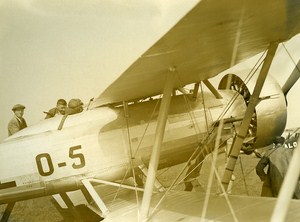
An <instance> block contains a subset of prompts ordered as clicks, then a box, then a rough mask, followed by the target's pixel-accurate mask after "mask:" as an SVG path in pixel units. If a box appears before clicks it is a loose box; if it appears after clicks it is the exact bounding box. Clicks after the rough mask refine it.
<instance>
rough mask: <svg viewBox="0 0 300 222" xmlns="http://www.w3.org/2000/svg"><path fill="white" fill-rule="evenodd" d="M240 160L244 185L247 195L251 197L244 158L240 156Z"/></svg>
mask: <svg viewBox="0 0 300 222" xmlns="http://www.w3.org/2000/svg"><path fill="white" fill-rule="evenodd" d="M239 160H240V166H241V171H242V175H243V180H244V185H245V189H246V193H247V195H248V196H249V190H248V185H247V182H246V178H245V174H244V167H243V163H242V157H241V156H239Z"/></svg>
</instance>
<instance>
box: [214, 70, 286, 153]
mask: <svg viewBox="0 0 300 222" xmlns="http://www.w3.org/2000/svg"><path fill="white" fill-rule="evenodd" d="M244 75H245V74H244ZM242 78H243V75H239V76H237V75H235V74H227V75H225V76H224V77H223V78H222V79H221V81H220V84H219V89H220V90H228V89H230V90H234V91H236V92H238V93H239V94H241V95H242V96H243V97H244V100H245V103H246V105H248V103H249V100H250V97H251V95H252V93H253V90H254V87H255V83H256V80H257V77H253V78H251V79H250V80H249V81H247V83H245V82H244V81H243V80H242ZM260 99H261V100H260V102H259V103H258V104H257V106H256V108H255V112H254V115H253V117H252V119H251V123H250V126H249V130H248V135H247V137H248V140H249V141H246V142H244V147H243V149H244V150H248V151H251V150H254V149H256V148H261V147H265V146H268V145H270V144H272V143H273V141H274V138H275V137H276V136H280V135H281V134H282V133H283V131H284V129H285V126H286V121H287V108H286V102H285V97H284V95H283V92H282V89H281V87H280V86H279V84H278V83H277V82H276V80H275V79H274V78H272V77H271V76H268V77H267V79H266V81H265V83H264V86H263V89H262V91H261V93H260ZM249 138H252V139H249ZM245 140H247V139H245Z"/></svg>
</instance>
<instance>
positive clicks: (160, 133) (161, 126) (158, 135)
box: [140, 69, 175, 221]
mask: <svg viewBox="0 0 300 222" xmlns="http://www.w3.org/2000/svg"><path fill="white" fill-rule="evenodd" d="M174 75H175V70H174V69H172V70H171V69H170V70H169V72H168V73H167V78H166V83H165V87H164V91H163V98H162V101H161V105H160V109H159V114H158V120H157V126H156V131H155V138H154V144H153V149H152V154H151V158H150V162H149V172H148V176H147V180H146V185H145V192H144V196H143V201H142V206H141V215H140V221H147V218H148V213H149V207H150V203H151V197H152V192H153V186H154V182H155V178H156V171H157V166H158V161H159V155H160V148H161V145H162V141H163V137H164V132H165V127H166V122H167V117H168V113H169V107H170V102H171V97H172V91H173V87H174V77H175V76H174Z"/></svg>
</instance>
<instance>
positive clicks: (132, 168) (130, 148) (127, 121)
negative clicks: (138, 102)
mask: <svg viewBox="0 0 300 222" xmlns="http://www.w3.org/2000/svg"><path fill="white" fill-rule="evenodd" d="M123 108H124V114H125V119H126V128H127V136H128V145H129V151H130V156H129V162H130V167H131V170H132V177H133V184H134V187H135V197H136V204H137V206H139V196H138V191H137V189H136V188H137V184H136V178H135V176H136V175H135V170H134V166H133V162H132V160H133V155H132V143H131V136H130V129H129V120H128V118H129V116H128V113H127V112H128V110H126V109H127V108H128V107H127V104H126V106H125V102H124V103H123ZM138 211H139V208H138ZM138 213H139V212H138Z"/></svg>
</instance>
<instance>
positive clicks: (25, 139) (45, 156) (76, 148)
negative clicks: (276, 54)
mask: <svg viewBox="0 0 300 222" xmlns="http://www.w3.org/2000/svg"><path fill="white" fill-rule="evenodd" d="M233 94H234V92H232V91H223V92H222V95H223V99H216V98H215V97H214V96H213V95H212V94H211V93H205V94H204V97H203V98H204V101H203V100H202V99H201V98H202V96H200V95H199V96H198V99H197V100H196V101H192V100H189V99H187V97H185V96H183V95H178V96H173V98H172V102H171V107H170V111H169V115H168V120H167V125H166V130H165V136H164V140H163V146H162V149H161V156H160V161H159V168H164V167H170V166H173V165H176V164H179V163H182V162H185V161H187V159H188V158H189V157H190V155H191V154H192V153H193V152H194V150H195V149H196V148H197V146H198V145H199V144H200V143H201V142H202V141H203V140H204V139H205V138H207V135H208V132H209V131H211V130H212V125H213V123H214V122H215V121H217V120H218V118H219V117H220V115H221V113H222V112H223V111H224V108H225V107H226V105H227V104H228V103H229V100H230V99H231V98H232V96H233ZM159 103H160V100H159V99H154V100H150V101H147V102H140V103H136V104H132V105H129V106H128V116H127V117H126V116H125V114H124V109H123V107H109V106H106V107H99V108H94V109H92V110H88V111H84V112H82V113H79V114H75V115H69V116H67V118H66V119H65V122H64V124H63V127H62V129H61V130H58V126H59V125H60V123H61V120H62V118H63V117H62V116H57V117H54V118H52V119H47V120H42V121H41V122H40V123H38V124H36V125H34V126H31V127H28V128H26V129H24V130H22V131H20V132H18V133H16V134H15V135H13V136H11V137H9V138H8V139H6V140H5V141H4V142H3V143H2V144H1V145H0V153H1V155H0V169H1V171H0V182H1V184H0V203H6V202H8V201H12V200H23V199H28V198H33V197H38V196H43V195H50V194H54V193H59V192H62V191H69V190H76V189H78V188H80V186H81V182H80V181H81V180H82V179H85V178H98V179H101V180H107V181H116V180H120V179H122V178H124V177H129V176H130V175H131V172H132V171H131V168H132V167H134V168H135V167H137V166H139V165H142V164H144V165H146V166H147V164H148V162H149V159H150V153H151V148H152V145H153V140H154V136H155V128H156V124H157V115H158V111H159ZM245 109H246V105H245V102H244V100H243V98H242V97H241V96H238V98H237V99H236V100H235V102H234V103H233V105H232V106H231V107H229V110H228V112H227V113H226V115H225V118H226V117H236V116H242V115H243V114H244V112H245ZM230 133H231V132H230Z"/></svg>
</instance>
